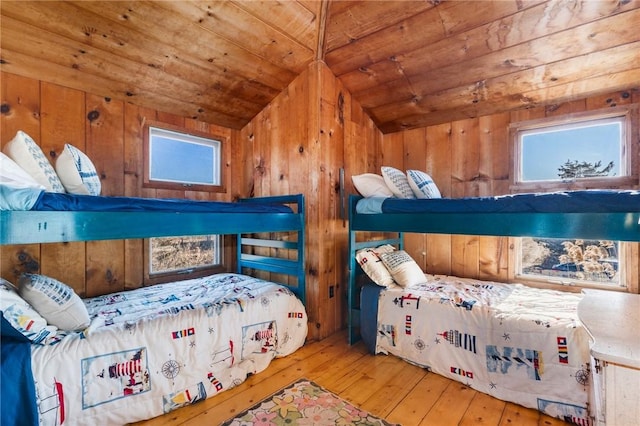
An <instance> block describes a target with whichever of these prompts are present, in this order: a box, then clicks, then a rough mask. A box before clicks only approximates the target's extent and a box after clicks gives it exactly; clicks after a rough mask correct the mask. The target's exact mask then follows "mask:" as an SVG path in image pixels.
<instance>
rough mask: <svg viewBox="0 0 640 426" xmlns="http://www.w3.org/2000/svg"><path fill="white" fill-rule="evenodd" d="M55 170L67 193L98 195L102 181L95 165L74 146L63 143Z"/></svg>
mask: <svg viewBox="0 0 640 426" xmlns="http://www.w3.org/2000/svg"><path fill="white" fill-rule="evenodd" d="M56 172H57V173H58V177H59V178H60V180H61V181H62V185H64V189H66V190H67V192H68V193H69V194H80V195H100V191H101V190H102V183H101V182H100V177H99V176H98V172H97V171H96V168H95V166H94V165H93V163H92V162H91V160H90V159H89V157H87V155H86V154H85V153H84V152H82V151H80V150H79V149H78V148H76V147H75V146H73V145H71V144H68V143H66V144H64V149H63V150H62V152H61V153H60V155H59V156H58V159H57V160H56Z"/></svg>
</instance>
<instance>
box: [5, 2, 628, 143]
mask: <svg viewBox="0 0 640 426" xmlns="http://www.w3.org/2000/svg"><path fill="white" fill-rule="evenodd" d="M0 10H1V16H0V17H1V21H0V26H1V32H0V37H1V39H0V47H1V68H0V69H2V70H3V71H6V72H11V73H15V74H19V75H25V76H28V77H32V78H37V79H40V80H43V81H49V82H53V83H57V84H61V85H64V86H67V87H72V88H76V89H79V90H83V91H87V92H90V93H94V94H98V95H102V96H108V97H112V98H115V99H123V100H127V101H131V102H133V103H136V104H138V105H141V106H149V107H153V108H155V109H158V110H162V111H168V112H173V113H176V114H180V115H184V116H187V117H194V118H198V119H201V120H204V121H207V122H211V123H216V124H220V125H223V126H226V127H230V128H235V129H239V128H242V127H243V126H244V125H246V124H247V123H248V122H249V121H250V120H251V119H252V118H253V117H255V115H256V114H257V113H258V112H260V111H261V110H262V109H263V108H264V107H265V106H267V105H268V104H269V102H270V101H271V100H273V99H274V98H275V96H277V95H278V94H279V93H280V92H281V91H282V90H283V89H284V88H286V87H287V86H288V84H289V83H290V82H291V81H293V80H294V79H295V77H296V76H297V75H298V74H299V73H300V72H302V71H303V70H305V69H306V68H307V66H308V65H309V64H310V63H311V62H313V61H315V60H321V61H324V62H325V63H326V64H327V65H328V67H329V68H330V69H331V70H332V72H333V73H334V74H335V75H336V76H337V77H338V78H339V79H340V80H341V81H342V83H343V84H344V86H345V87H346V88H347V90H349V92H350V93H351V94H352V96H353V97H354V98H355V99H356V100H357V101H358V102H359V103H360V104H361V105H362V106H363V107H364V109H365V111H366V112H367V113H368V114H369V115H370V116H371V118H372V119H373V121H374V122H375V123H376V125H377V126H378V128H379V129H380V130H382V131H383V132H385V133H388V132H393V131H398V130H402V129H407V128H415V127H422V126H427V125H431V124H437V123H442V122H446V121H451V120H456V119H461V118H467V117H477V116H481V115H486V114H492V113H496V112H501V111H510V110H515V109H520V108H528V107H536V106H542V105H549V104H554V103H559V102H565V101H570V100H573V99H578V98H584V97H587V96H593V95H597V94H601V93H609V92H612V91H618V90H626V89H631V88H638V87H639V86H640V30H638V28H639V25H640V0H619V1H618V0H613V1H607V0H585V1H577V0H576V1H556V0H552V1H536V0H496V1H477V0H476V1H440V0H431V1H408V0H407V1H335V0H333V1H332V0H322V1H314V0H298V1H294V0H280V1H276V0H247V1H244V0H242V1H241V0H238V1H236V0H233V1H192V2H191V1H61V2H55V1H8V0H2V1H1V2H0Z"/></svg>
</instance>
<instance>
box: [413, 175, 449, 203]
mask: <svg viewBox="0 0 640 426" xmlns="http://www.w3.org/2000/svg"><path fill="white" fill-rule="evenodd" d="M407 176H408V177H409V179H408V180H409V186H410V187H411V189H412V190H413V193H414V194H415V196H416V198H442V196H441V195H440V190H438V187H437V186H436V183H435V182H434V181H433V179H431V176H429V175H428V174H426V173H425V172H421V171H420V170H407Z"/></svg>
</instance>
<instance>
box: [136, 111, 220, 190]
mask: <svg viewBox="0 0 640 426" xmlns="http://www.w3.org/2000/svg"><path fill="white" fill-rule="evenodd" d="M160 126H162V127H160ZM221 139H222V138H212V137H211V135H208V134H205V133H199V132H193V131H189V132H187V131H186V130H183V129H181V128H177V127H173V126H167V125H165V124H162V125H155V124H153V123H152V124H149V125H147V126H146V128H145V156H144V160H145V164H144V168H145V179H144V186H145V187H152V188H164V189H180V190H185V189H189V190H194V191H210V192H222V191H224V188H223V186H222V176H221V164H222V148H223V146H222V140H221Z"/></svg>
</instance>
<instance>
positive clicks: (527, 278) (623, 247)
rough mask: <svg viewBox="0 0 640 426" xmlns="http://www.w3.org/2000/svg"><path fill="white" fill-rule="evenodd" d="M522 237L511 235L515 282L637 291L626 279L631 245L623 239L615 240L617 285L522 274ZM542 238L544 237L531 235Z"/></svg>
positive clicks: (576, 289) (630, 264)
mask: <svg viewBox="0 0 640 426" xmlns="http://www.w3.org/2000/svg"><path fill="white" fill-rule="evenodd" d="M523 238H524V237H511V244H512V247H513V248H514V272H513V277H514V279H515V281H516V282H519V283H522V284H526V285H530V286H532V287H540V288H548V289H554V290H564V291H572V292H581V291H582V290H583V289H596V290H607V291H618V292H627V293H637V292H638V288H637V286H634V284H633V283H632V282H630V280H629V279H628V274H629V272H630V271H632V270H633V269H632V268H633V267H634V265H633V262H630V260H631V257H632V256H633V254H632V247H631V245H630V244H629V243H627V242H625V241H616V242H617V243H618V248H619V253H618V279H619V285H607V284H600V283H597V282H589V281H585V282H580V281H563V280H560V279H552V278H546V277H545V276H544V275H540V276H539V277H537V276H535V275H532V274H522V240H523ZM531 238H537V239H544V237H531ZM556 239H561V240H576V238H566V239H565V238H556ZM636 266H637V265H636Z"/></svg>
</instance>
